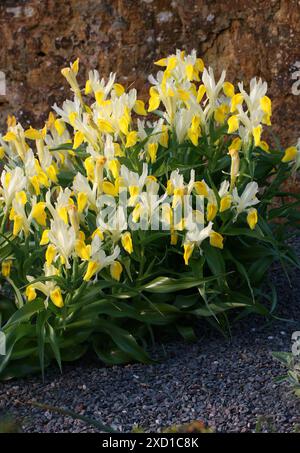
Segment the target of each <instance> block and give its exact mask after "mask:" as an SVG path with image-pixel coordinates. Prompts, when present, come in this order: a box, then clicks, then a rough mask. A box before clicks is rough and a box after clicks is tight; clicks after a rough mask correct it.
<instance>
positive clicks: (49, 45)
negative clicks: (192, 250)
mask: <svg viewBox="0 0 300 453" xmlns="http://www.w3.org/2000/svg"><path fill="white" fill-rule="evenodd" d="M0 37H1V47H0V70H2V71H4V72H5V74H6V78H7V95H6V96H5V97H3V96H0V124H1V127H3V125H4V122H5V118H6V116H7V114H8V113H13V112H15V113H17V116H18V117H19V118H22V120H23V121H24V122H25V121H26V120H30V121H32V122H33V123H34V125H37V126H38V125H39V124H41V120H42V119H43V118H45V116H46V114H47V112H48V111H49V108H50V106H51V105H52V104H53V103H54V102H55V101H57V102H58V103H59V102H61V101H62V100H63V99H64V97H66V96H67V95H68V94H69V93H68V91H67V86H66V84H65V83H64V81H63V78H62V76H61V75H60V72H59V70H60V69H61V68H62V67H64V66H65V65H67V64H69V62H70V61H71V60H74V59H75V58H76V57H80V60H81V77H82V80H83V78H84V77H85V75H86V74H87V71H88V69H89V68H94V67H95V68H97V69H99V70H100V72H101V74H103V75H107V74H108V73H109V71H117V72H118V74H119V75H120V77H119V80H120V81H121V82H122V83H125V85H127V86H129V85H131V84H133V83H134V84H135V86H136V87H137V88H138V89H140V90H142V91H143V92H144V93H146V91H147V74H148V73H149V72H151V71H155V68H154V67H153V65H152V62H153V61H154V60H155V59H157V58H158V57H161V56H165V55H166V54H168V53H170V52H172V51H174V50H175V48H176V47H177V48H183V49H186V50H191V49H192V48H195V49H197V51H198V53H199V55H200V56H202V57H203V59H204V60H205V62H206V64H209V65H211V66H213V67H214V68H215V69H216V70H217V71H218V72H220V71H221V69H222V68H223V67H224V68H226V69H227V71H228V79H229V80H232V81H234V80H235V81H238V80H240V79H244V80H249V79H250V78H251V77H253V76H255V75H257V76H261V77H262V78H263V79H265V80H267V81H268V84H269V86H270V96H271V97H272V99H273V105H274V117H273V123H274V125H276V127H275V131H276V132H277V133H279V134H280V136H281V138H282V139H283V140H284V141H285V142H287V143H291V142H293V140H295V139H296V137H298V136H300V96H295V95H293V94H292V86H293V83H294V81H293V79H292V74H293V72H295V70H296V65H297V62H300V46H299V44H300V1H298V0H264V1H261V0H231V1H230V2H229V1H227V0H226V1H225V0H173V1H170V0H28V1H26V0H19V1H18V0H0ZM62 87H64V88H62Z"/></svg>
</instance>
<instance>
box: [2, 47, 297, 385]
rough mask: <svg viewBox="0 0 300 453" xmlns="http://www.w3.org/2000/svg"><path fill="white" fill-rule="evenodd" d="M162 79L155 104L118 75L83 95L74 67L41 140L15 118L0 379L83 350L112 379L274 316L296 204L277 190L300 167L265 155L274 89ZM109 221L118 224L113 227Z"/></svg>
mask: <svg viewBox="0 0 300 453" xmlns="http://www.w3.org/2000/svg"><path fill="white" fill-rule="evenodd" d="M155 64H156V65H158V66H159V67H160V70H159V71H158V73H157V74H156V76H153V75H151V76H150V77H149V82H150V84H151V88H150V92H149V94H150V96H149V100H148V101H147V102H146V103H144V102H143V101H142V100H140V99H139V98H138V97H137V92H136V90H135V89H134V88H132V89H130V90H128V91H126V89H125V88H124V87H123V86H122V85H121V84H119V83H117V82H116V80H115V74H110V76H109V78H108V80H105V79H101V78H100V77H99V73H98V72H97V71H91V72H90V73H89V77H88V80H87V81H86V84H85V87H80V86H79V83H78V81H77V73H78V71H79V61H78V60H76V61H75V62H74V63H73V64H71V66H70V67H68V68H65V69H63V70H62V75H63V76H64V77H65V78H66V79H67V81H68V82H69V84H70V86H71V91H72V96H71V97H72V99H71V100H67V101H65V102H64V103H63V105H62V107H58V106H57V105H54V107H53V110H54V112H55V113H53V112H51V113H50V115H49V118H48V120H47V122H46V124H45V126H44V127H43V128H42V129H40V130H37V129H34V128H32V127H29V128H28V129H26V130H24V129H23V127H22V126H21V124H19V123H18V122H17V121H16V119H15V117H13V116H11V117H9V118H8V121H7V124H8V128H7V131H6V133H5V135H3V136H1V137H0V145H1V148H0V150H1V159H2V168H3V169H2V172H1V186H0V224H1V232H0V234H1V236H0V259H1V266H2V276H1V287H2V296H1V300H0V314H1V316H0V323H1V330H2V333H3V334H4V335H5V339H6V354H5V355H2V356H0V376H1V378H2V379H8V378H11V377H14V376H20V375H24V374H27V373H30V372H34V371H37V370H41V371H42V372H44V369H45V367H46V366H48V365H49V364H50V362H51V361H52V360H56V362H57V363H58V365H59V367H61V364H62V362H63V361H72V360H76V359H78V358H79V357H81V356H82V355H84V354H85V352H86V351H87V350H88V349H93V350H94V351H95V352H96V354H97V355H98V357H99V358H100V359H101V361H103V362H105V363H106V364H118V363H124V362H128V361H132V360H136V361H141V362H145V363H146V362H149V361H150V360H151V358H150V357H149V355H148V353H147V350H146V341H147V339H148V338H151V337H152V339H153V338H156V337H157V335H158V334H159V333H160V332H162V331H163V332H165V331H168V330H169V331H174V330H177V331H178V332H179V333H180V334H181V335H182V336H183V337H184V338H185V339H188V340H191V339H193V338H194V337H195V334H194V329H193V326H194V323H195V320H197V319H198V318H200V317H205V318H206V319H207V320H208V321H209V322H210V323H211V324H213V325H214V326H215V327H217V328H219V329H225V328H226V326H228V325H229V322H230V321H231V320H232V319H233V317H235V319H236V318H237V317H241V316H245V315H246V314H248V313H251V312H255V313H258V314H261V315H263V316H268V315H270V314H272V313H273V312H274V309H275V306H276V291H275V288H274V287H273V286H272V284H271V283H270V282H266V285H267V286H269V288H267V289H266V287H264V290H262V283H263V282H264V277H265V276H266V273H267V271H268V269H269V268H270V265H271V264H272V262H274V261H279V262H280V263H281V265H282V268H283V270H284V271H285V272H287V269H288V267H289V266H290V265H298V261H297V258H296V256H295V254H294V253H293V251H292V249H291V248H290V247H289V246H288V245H287V244H286V239H287V238H288V230H287V227H292V226H297V222H298V219H299V213H298V211H297V209H296V208H297V205H298V202H299V197H298V196H297V195H291V194H288V193H286V192H284V189H283V187H284V185H283V183H284V181H286V180H289V179H290V178H292V177H293V176H294V175H295V172H296V170H297V168H298V166H300V146H299V144H298V145H295V146H289V147H288V148H286V149H281V148H280V147H279V146H278V147H276V149H273V148H271V147H270V146H269V145H268V143H266V141H264V140H262V133H263V129H264V128H265V127H266V126H270V125H271V120H270V118H271V113H272V106H271V100H270V98H269V97H268V96H267V94H266V92H267V84H266V83H265V82H262V80H260V79H259V80H257V79H255V78H254V79H252V80H251V82H250V86H249V87H248V86H247V88H246V87H245V86H244V84H243V83H242V82H241V83H239V84H238V85H237V87H234V86H233V85H232V84H231V83H230V82H228V81H227V80H226V74H225V71H223V72H222V74H221V76H220V78H219V79H216V77H215V75H214V72H213V70H212V68H208V69H206V68H205V67H204V63H203V61H202V60H201V59H200V58H197V55H196V52H195V51H193V52H192V53H191V54H190V55H185V53H184V52H180V51H177V52H176V54H174V55H170V56H169V57H167V58H162V59H161V60H159V61H157V62H156V63H155ZM289 145H292V144H289ZM124 193H125V194H126V203H127V204H126V210H125V211H126V212H125V211H124V207H123V202H122V203H121V198H122V197H123V194H124ZM186 197H188V198H189V200H191V203H190V204H189V209H187V210H186V211H185V212H184V213H183V214H182V215H181V216H179V218H178V215H177V214H178V206H181V204H183V200H184V199H185V198H186ZM199 197H200V198H201V200H202V205H200V207H199V205H198V204H196V199H197V198H199ZM291 197H292V198H291ZM293 197H294V198H293ZM103 199H105V200H106V202H103ZM167 199H170V200H171V201H170V203H166V200H167ZM274 200H277V201H278V200H279V202H277V203H276V204H275V205H274ZM108 208H109V209H110V214H109V215H108V217H109V219H110V218H111V213H112V212H113V213H114V215H115V217H116V214H117V217H118V222H114V223H113V224H112V223H111V222H110V221H106V220H105V218H104V217H105V216H104V215H103V212H104V210H106V211H105V212H107V209H108ZM175 210H176V212H177V214H176V215H175ZM154 217H155V219H156V220H157V219H158V227H157V225H156V228H155V229H154V228H151V225H152V223H153V222H152V221H153V219H154ZM128 218H130V222H129V221H128ZM141 224H143V228H141V227H140V225H141ZM230 313H231V314H232V316H230ZM2 337H3V335H2Z"/></svg>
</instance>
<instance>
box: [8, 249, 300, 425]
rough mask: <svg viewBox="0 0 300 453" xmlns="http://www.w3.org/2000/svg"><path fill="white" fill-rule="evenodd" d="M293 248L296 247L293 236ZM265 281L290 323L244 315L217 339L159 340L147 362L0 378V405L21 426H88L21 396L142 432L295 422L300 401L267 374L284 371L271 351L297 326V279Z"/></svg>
mask: <svg viewBox="0 0 300 453" xmlns="http://www.w3.org/2000/svg"><path fill="white" fill-rule="evenodd" d="M297 242H298V245H297V249H298V251H299V253H300V241H299V240H298V241H297ZM270 278H272V280H273V281H274V282H275V283H276V286H277V288H278V291H279V304H280V315H281V316H282V317H286V318H289V319H290V320H293V321H290V322H286V321H279V320H278V321H275V322H273V323H271V324H268V325H266V324H265V321H264V320H263V319H261V318H256V317H255V316H252V317H248V318H247V319H245V320H244V321H243V322H240V323H239V324H238V325H237V326H236V327H234V328H233V330H232V338H231V339H230V340H226V339H224V337H222V336H221V335H220V334H218V333H216V332H206V333H205V334H204V335H203V336H202V338H199V340H198V342H196V343H194V344H192V345H190V344H186V343H184V342H180V341H178V342H170V343H169V344H165V345H164V346H162V345H158V346H157V347H156V348H155V349H154V350H153V354H154V355H155V356H156V357H157V358H159V363H157V364H154V365H141V364H133V365H127V366H115V367H111V368H105V367H101V366H99V363H97V362H95V361H93V360H91V359H85V360H83V361H81V362H80V363H79V364H76V365H67V366H65V367H64V373H63V375H59V373H58V371H57V369H56V368H50V369H49V370H48V371H47V373H46V379H45V382H44V383H42V382H41V378H40V377H39V376H36V377H30V378H28V379H22V380H18V381H13V382H7V383H4V384H3V383H0V410H3V411H6V412H7V411H9V412H10V413H11V414H12V415H15V416H17V417H18V418H19V419H20V420H22V425H23V429H24V430H25V431H28V432H92V431H93V429H92V428H89V427H86V425H84V424H83V423H82V422H81V421H77V420H73V419H71V418H70V417H64V416H61V415H56V414H52V413H49V412H44V411H41V410H38V409H35V408H31V407H29V406H27V405H24V404H21V403H20V402H26V401H28V400H30V399H35V400H36V401H39V402H43V403H48V404H51V405H54V406H59V407H65V408H69V409H72V410H75V411H76V412H78V413H80V414H82V415H85V416H89V417H94V418H96V419H98V420H101V421H102V422H103V423H106V424H110V425H113V426H114V427H115V428H118V429H120V430H122V431H124V432H128V431H130V430H131V429H132V427H133V426H136V425H138V426H140V427H143V428H144V429H145V430H147V431H152V432H155V431H159V430H160V428H161V427H166V426H170V425H172V424H180V423H186V422H189V421H192V420H203V421H205V422H207V423H208V424H209V425H210V426H212V427H213V428H214V429H215V430H216V431H221V432H249V431H250V432H251V431H254V430H255V426H256V422H257V420H258V418H260V417H264V418H266V419H268V420H269V422H268V423H267V424H265V426H266V427H265V428H264V429H265V430H270V429H271V428H270V424H272V425H273V428H274V429H275V430H276V431H279V432H290V431H294V430H295V429H296V427H297V426H298V425H300V399H299V398H298V399H297V398H296V397H295V396H294V395H293V394H292V393H291V392H290V390H289V389H288V387H287V386H286V385H284V384H277V383H275V382H274V379H275V378H276V377H277V376H279V375H280V374H282V373H283V368H282V367H281V365H280V364H279V363H278V362H277V361H275V360H274V359H273V358H272V356H271V352H272V351H278V350H282V351H290V349H291V334H292V332H293V331H294V330H300V278H299V271H295V272H294V273H293V279H292V287H289V285H288V283H287V281H286V280H285V278H284V276H283V275H282V272H281V271H280V270H279V269H277V268H274V270H272V272H271V276H270Z"/></svg>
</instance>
